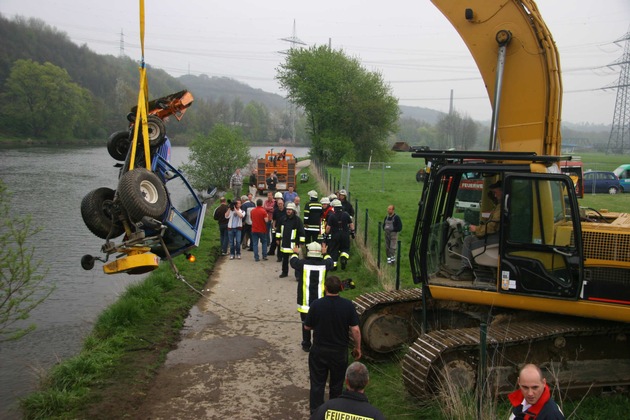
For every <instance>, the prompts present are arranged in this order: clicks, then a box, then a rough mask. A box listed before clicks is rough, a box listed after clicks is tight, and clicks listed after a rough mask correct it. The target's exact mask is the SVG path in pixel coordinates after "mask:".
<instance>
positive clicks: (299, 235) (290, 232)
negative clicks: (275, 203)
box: [276, 203, 304, 278]
mask: <svg viewBox="0 0 630 420" xmlns="http://www.w3.org/2000/svg"><path fill="white" fill-rule="evenodd" d="M286 211H287V215H286V217H285V218H284V220H283V221H282V223H281V224H280V226H276V243H277V245H278V253H279V255H281V256H282V273H280V276H279V277H280V278H284V277H288V276H289V257H290V256H291V255H292V254H293V250H294V248H296V247H299V246H300V245H301V244H303V243H304V225H303V224H302V221H301V220H300V218H299V217H297V216H296V214H295V204H293V203H289V204H287V209H286Z"/></svg>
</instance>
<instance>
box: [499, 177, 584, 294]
mask: <svg viewBox="0 0 630 420" xmlns="http://www.w3.org/2000/svg"><path fill="white" fill-rule="evenodd" d="M570 189H572V184H570V183H569V182H567V179H566V178H563V179H559V178H555V179H552V178H543V177H512V178H511V179H510V180H509V183H508V186H507V190H506V191H507V195H506V196H507V200H506V207H505V209H504V210H503V212H504V219H503V221H504V222H505V226H504V236H503V241H502V244H503V246H502V250H501V265H502V267H504V268H502V269H503V270H504V271H503V273H506V274H505V275H506V276H507V275H508V274H509V278H510V279H512V280H515V281H514V282H513V284H514V285H515V290H510V292H516V293H525V294H537V295H553V296H561V297H567V298H575V297H576V296H577V290H578V285H579V284H580V281H579V271H580V270H578V269H577V266H578V264H579V261H578V260H579V258H578V257H577V256H578V255H579V250H578V249H577V248H576V245H575V240H574V236H573V235H574V223H575V222H576V221H574V220H573V215H572V214H571V211H570V210H568V208H567V207H566V204H565V203H566V197H565V195H566V193H567V191H568V190H570ZM505 268H509V270H508V271H505Z"/></svg>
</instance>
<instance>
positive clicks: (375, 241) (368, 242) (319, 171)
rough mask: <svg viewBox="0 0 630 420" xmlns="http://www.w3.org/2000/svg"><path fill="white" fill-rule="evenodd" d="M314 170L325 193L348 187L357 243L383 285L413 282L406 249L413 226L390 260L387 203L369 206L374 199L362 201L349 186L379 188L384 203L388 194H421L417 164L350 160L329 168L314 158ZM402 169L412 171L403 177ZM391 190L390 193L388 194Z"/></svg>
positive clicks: (399, 286)
mask: <svg viewBox="0 0 630 420" xmlns="http://www.w3.org/2000/svg"><path fill="white" fill-rule="evenodd" d="M392 166H396V167H397V168H396V169H398V170H396V171H392V170H391V169H392ZM422 169H423V168H422ZM312 170H313V171H314V172H315V173H316V176H318V177H319V179H320V180H321V182H322V183H323V184H324V185H325V191H326V194H332V193H336V192H338V191H339V190H341V189H344V190H346V191H347V193H348V195H347V199H348V200H349V201H350V203H351V204H352V205H353V206H354V220H353V221H354V225H355V233H356V236H355V245H356V246H357V248H358V249H359V250H360V252H361V253H362V258H363V260H364V263H365V265H367V266H368V267H369V268H370V269H372V270H374V271H375V272H376V273H377V275H378V277H379V279H380V281H381V283H382V284H383V287H384V288H385V289H390V290H391V289H400V288H401V287H403V286H404V285H408V286H411V284H412V282H411V270H410V268H409V264H408V255H406V253H404V252H403V250H408V247H409V244H410V243H411V230H412V229H410V228H407V229H406V232H405V234H401V235H399V238H398V242H397V247H396V256H395V262H394V263H392V264H388V263H387V256H386V253H385V244H384V241H385V236H384V230H383V219H384V212H385V209H386V205H379V209H378V210H375V209H373V208H372V209H370V208H368V207H367V206H368V202H370V204H369V205H374V204H373V203H374V201H373V200H365V201H363V202H361V200H359V198H358V197H356V196H354V195H353V194H352V192H351V191H350V190H349V188H350V186H352V188H353V190H354V191H362V192H363V191H368V194H369V191H372V193H376V192H378V193H379V194H380V195H382V196H383V199H382V200H380V201H381V202H384V203H386V202H388V201H387V200H388V197H389V195H391V196H397V197H400V195H401V194H406V193H414V194H417V196H418V197H419V195H420V193H421V190H422V183H418V182H417V181H416V177H415V174H416V172H417V171H418V165H417V164H416V165H412V164H408V163H404V164H396V163H383V162H372V163H366V162H350V163H348V164H344V165H343V166H342V168H341V169H329V168H326V167H325V166H323V165H321V164H320V163H319V162H315V161H312ZM401 173H402V174H407V175H409V176H408V179H406V180H404V179H403V180H401V179H400V178H401ZM403 176H404V175H403ZM376 180H378V181H379V182H378V184H379V185H380V190H378V187H375V181H376ZM388 192H389V193H390V194H387V193H388ZM377 201H379V200H377ZM364 207H365V208H364ZM403 283H405V284H404V285H403Z"/></svg>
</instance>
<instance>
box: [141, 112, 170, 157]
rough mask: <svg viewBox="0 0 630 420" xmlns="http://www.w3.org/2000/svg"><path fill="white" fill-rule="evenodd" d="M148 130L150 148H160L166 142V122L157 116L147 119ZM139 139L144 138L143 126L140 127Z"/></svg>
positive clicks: (150, 116)
mask: <svg viewBox="0 0 630 420" xmlns="http://www.w3.org/2000/svg"><path fill="white" fill-rule="evenodd" d="M147 129H148V130H149V147H151V148H152V149H154V148H158V147H160V146H161V145H162V144H164V142H165V141H166V127H165V126H164V121H162V120H161V119H160V117H158V116H156V115H149V116H148V117H147ZM138 130H140V131H138V139H141V138H142V126H140V127H138Z"/></svg>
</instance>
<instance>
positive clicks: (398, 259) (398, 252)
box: [396, 241, 400, 290]
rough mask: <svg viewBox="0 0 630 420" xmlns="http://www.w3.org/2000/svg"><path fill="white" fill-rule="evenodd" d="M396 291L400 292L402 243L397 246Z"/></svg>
mask: <svg viewBox="0 0 630 420" xmlns="http://www.w3.org/2000/svg"><path fill="white" fill-rule="evenodd" d="M396 290H400V241H398V243H397V246H396Z"/></svg>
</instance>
